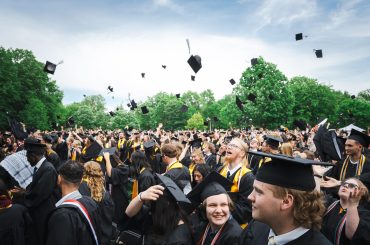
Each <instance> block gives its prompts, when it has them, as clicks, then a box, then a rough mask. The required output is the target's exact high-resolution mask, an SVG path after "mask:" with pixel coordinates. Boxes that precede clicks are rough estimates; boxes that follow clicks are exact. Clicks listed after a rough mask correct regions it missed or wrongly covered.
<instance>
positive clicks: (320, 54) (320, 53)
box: [313, 49, 322, 58]
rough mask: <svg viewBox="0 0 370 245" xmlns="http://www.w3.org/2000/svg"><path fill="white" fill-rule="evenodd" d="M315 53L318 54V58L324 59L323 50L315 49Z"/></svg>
mask: <svg viewBox="0 0 370 245" xmlns="http://www.w3.org/2000/svg"><path fill="white" fill-rule="evenodd" d="M313 51H314V52H315V54H316V58H322V49H314V50H313Z"/></svg>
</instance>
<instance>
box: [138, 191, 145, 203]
mask: <svg viewBox="0 0 370 245" xmlns="http://www.w3.org/2000/svg"><path fill="white" fill-rule="evenodd" d="M141 194H142V192H140V193H139V195H138V196H139V202H144V201H143V199H141Z"/></svg>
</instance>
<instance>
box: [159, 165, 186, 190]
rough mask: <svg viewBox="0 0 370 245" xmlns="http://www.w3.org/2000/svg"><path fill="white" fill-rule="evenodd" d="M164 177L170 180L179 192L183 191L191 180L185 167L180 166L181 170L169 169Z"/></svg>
mask: <svg viewBox="0 0 370 245" xmlns="http://www.w3.org/2000/svg"><path fill="white" fill-rule="evenodd" d="M164 176H166V177H168V178H170V179H172V180H173V182H175V184H176V185H177V186H178V187H179V188H180V189H181V190H184V188H185V186H186V185H187V184H188V183H189V184H190V180H191V177H190V172H189V169H188V168H187V167H185V166H182V168H173V169H170V170H168V171H167V172H166V173H165V174H164Z"/></svg>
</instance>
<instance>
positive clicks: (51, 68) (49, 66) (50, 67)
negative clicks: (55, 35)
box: [44, 61, 57, 75]
mask: <svg viewBox="0 0 370 245" xmlns="http://www.w3.org/2000/svg"><path fill="white" fill-rule="evenodd" d="M56 68H57V65H56V64H53V63H51V62H50V61H46V64H45V66H44V71H45V72H47V73H49V74H52V75H54V72H55V70H56Z"/></svg>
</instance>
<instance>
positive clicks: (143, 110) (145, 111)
mask: <svg viewBox="0 0 370 245" xmlns="http://www.w3.org/2000/svg"><path fill="white" fill-rule="evenodd" d="M141 112H142V113H143V114H148V113H149V110H148V108H147V107H146V106H142V107H141Z"/></svg>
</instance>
